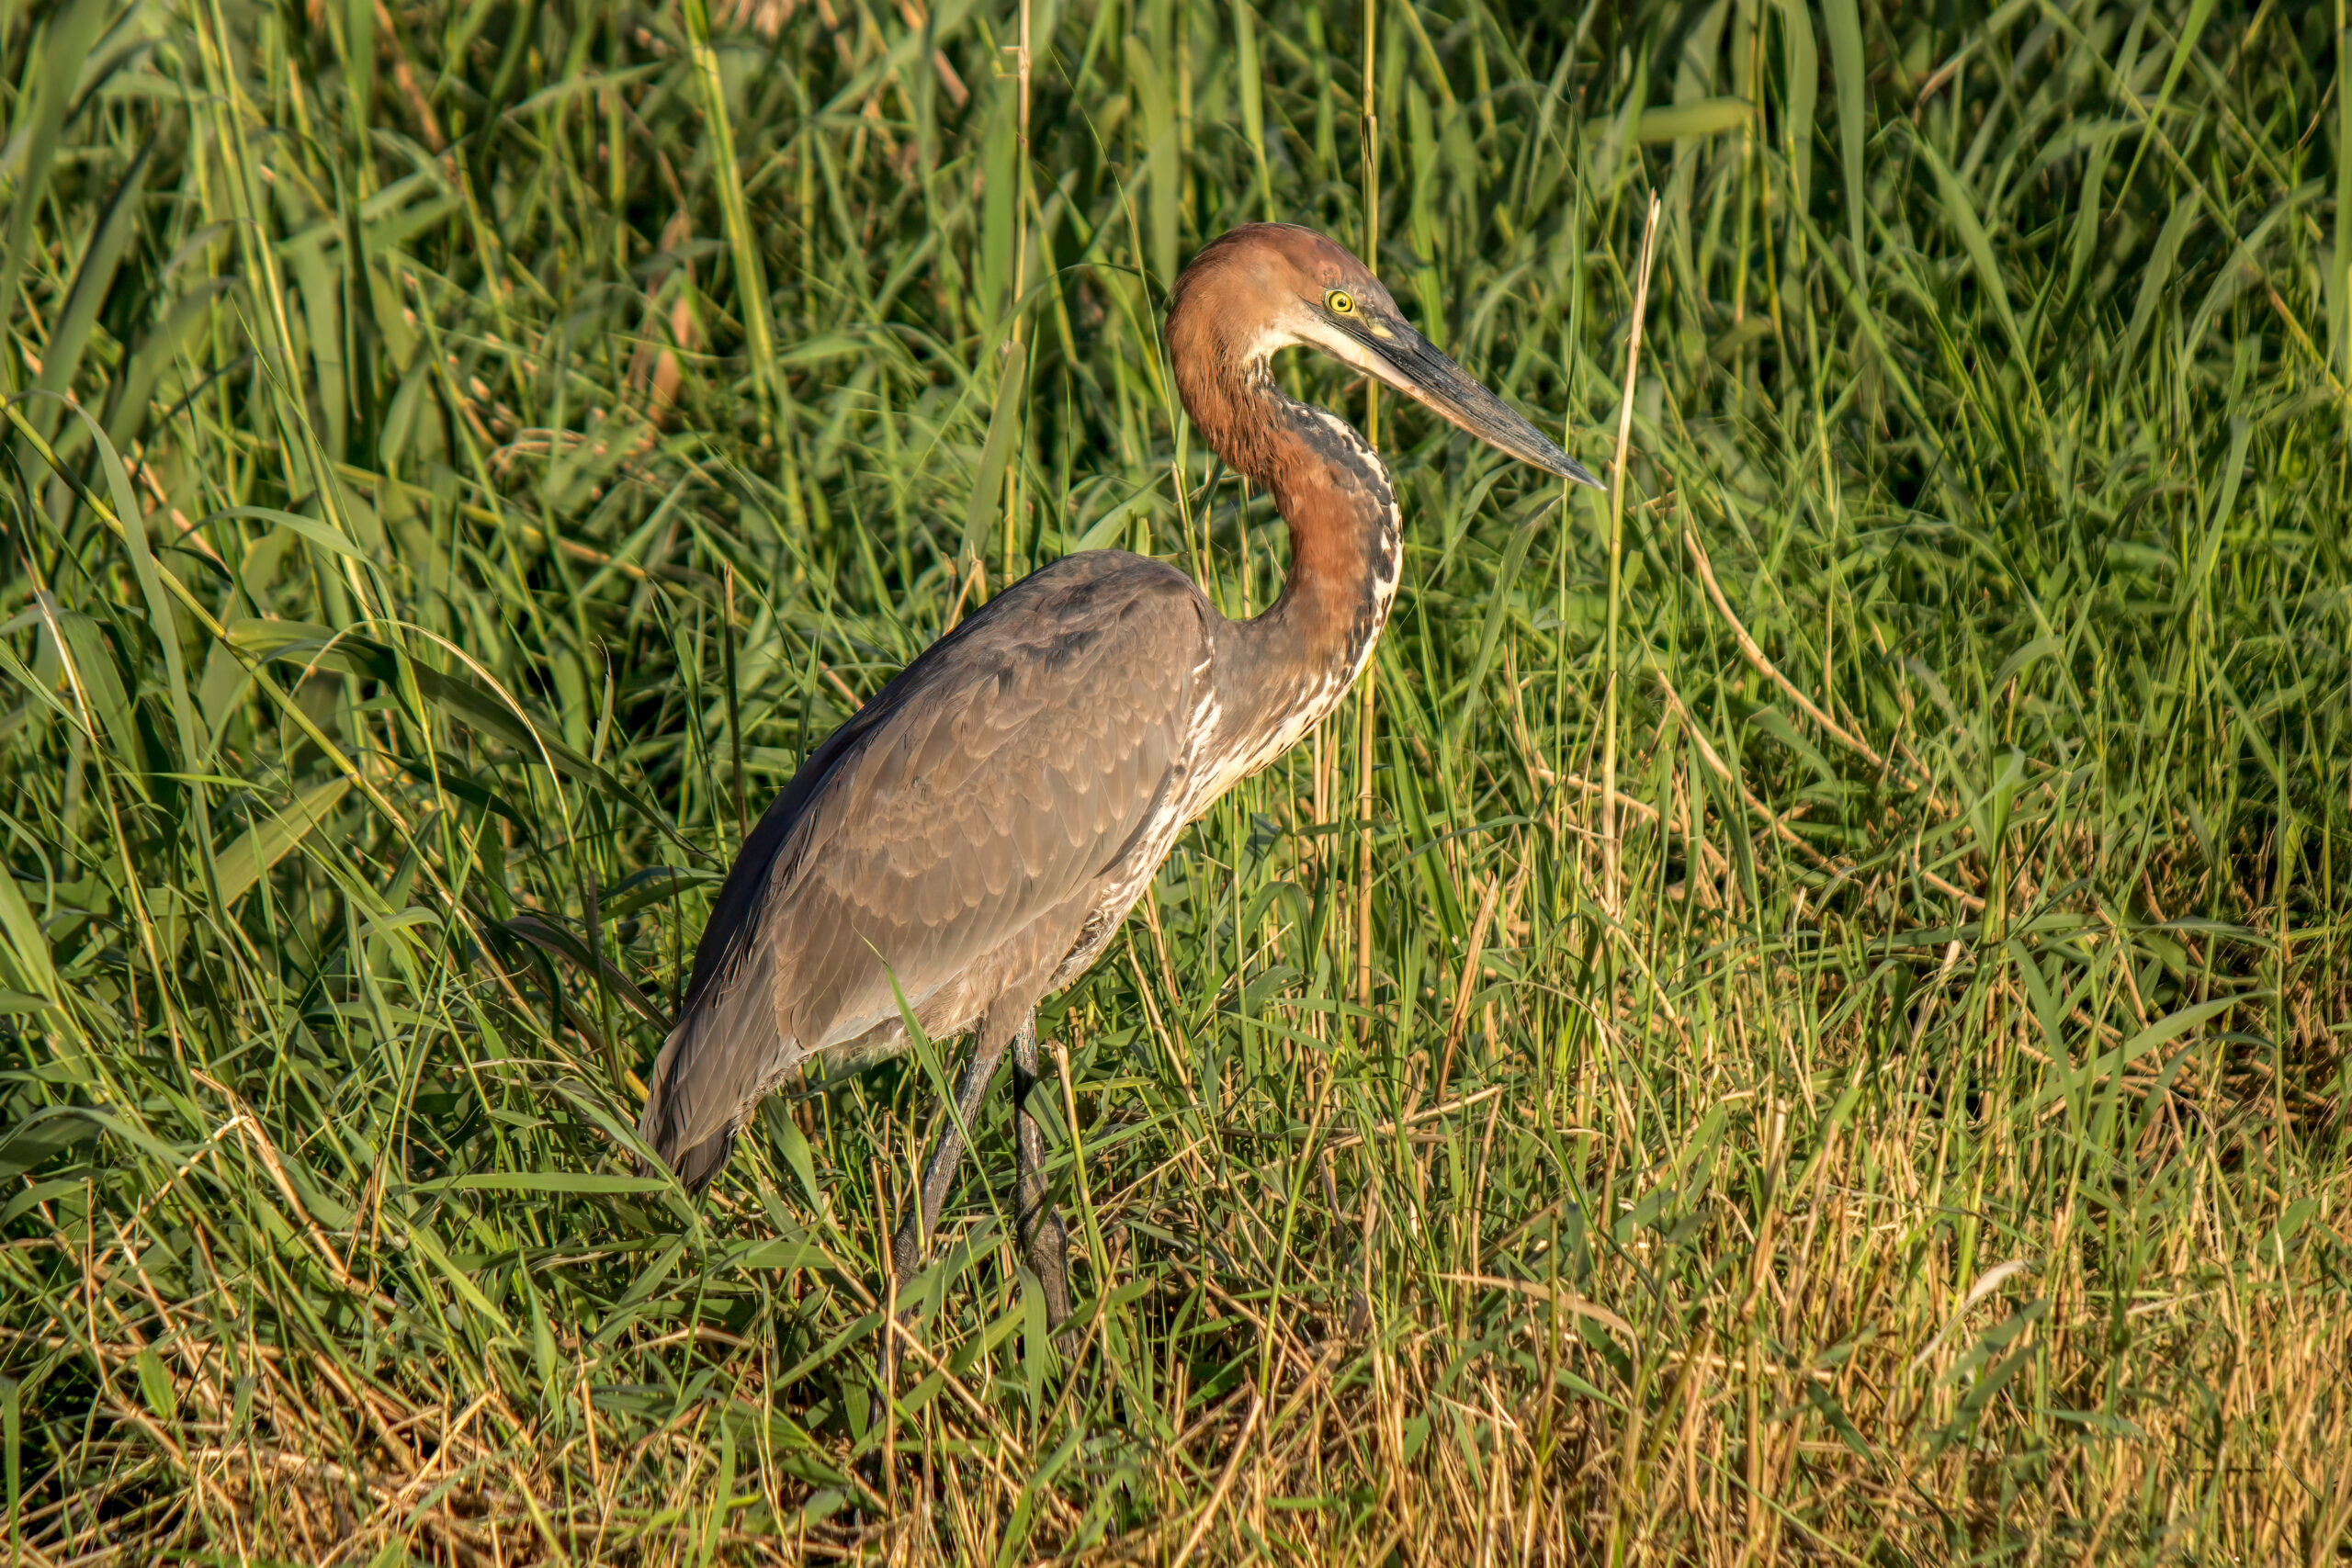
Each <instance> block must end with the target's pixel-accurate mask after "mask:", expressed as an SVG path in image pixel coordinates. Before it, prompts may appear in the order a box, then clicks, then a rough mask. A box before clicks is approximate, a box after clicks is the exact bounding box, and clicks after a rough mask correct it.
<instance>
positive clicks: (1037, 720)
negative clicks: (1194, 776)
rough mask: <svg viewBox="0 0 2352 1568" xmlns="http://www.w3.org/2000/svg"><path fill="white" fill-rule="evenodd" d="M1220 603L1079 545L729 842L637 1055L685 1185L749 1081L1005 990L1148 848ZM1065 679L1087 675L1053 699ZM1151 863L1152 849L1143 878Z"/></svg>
mask: <svg viewBox="0 0 2352 1568" xmlns="http://www.w3.org/2000/svg"><path fill="white" fill-rule="evenodd" d="M1212 618H1215V619H1218V620H1221V619H1222V617H1217V616H1216V613H1215V611H1213V610H1212V609H1211V608H1210V607H1209V605H1208V604H1207V602H1206V601H1205V600H1204V598H1203V597H1202V595H1201V592H1200V591H1199V590H1198V589H1197V588H1195V587H1194V586H1193V583H1192V581H1191V580H1190V579H1188V578H1186V577H1185V576H1184V575H1183V574H1182V573H1181V572H1179V571H1177V570H1174V569H1173V568H1170V567H1168V566H1164V565H1162V564H1160V563H1159V562H1158V561H1153V560H1149V559H1147V558H1143V557H1140V556H1134V555H1129V554H1127V553H1125V552H1124V551H1116V550H1099V551H1089V552H1087V553H1084V554H1081V555H1076V556H1072V557H1069V558H1067V559H1065V560H1062V561H1059V562H1057V563H1056V564H1055V565H1053V566H1051V567H1048V568H1046V570H1042V571H1039V572H1038V573H1036V574H1035V576H1032V577H1029V578H1027V579H1025V580H1023V581H1021V582H1019V583H1016V584H1015V585H1013V586H1012V588H1010V589H1008V590H1006V591H1005V592H1003V593H1002V594H1001V595H999V596H998V597H997V598H996V599H994V600H992V601H991V602H990V603H989V604H988V605H987V606H986V607H985V608H984V609H982V610H981V611H980V612H979V613H978V614H977V615H974V616H972V617H971V618H970V619H969V620H967V621H966V622H964V623H963V624H962V625H961V626H957V627H956V629H955V630H954V631H953V632H951V633H949V634H948V635H947V636H945V637H942V638H941V639H940V640H939V641H938V642H936V643H934V644H933V645H932V647H931V648H930V649H927V650H926V651H925V652H924V653H923V655H922V657H921V658H919V659H918V660H915V661H914V662H913V663H912V664H910V665H909V666H907V668H906V669H905V670H904V671H901V672H900V673H899V676H898V678H897V679H895V680H893V681H892V682H890V683H889V684H888V686H886V687H885V688H884V689H883V690H882V692H881V693H880V694H878V695H876V697H875V698H874V699H873V700H872V701H871V702H869V703H867V704H866V705H865V707H863V708H862V709H860V710H859V711H858V713H857V714H856V716H854V717H853V718H852V719H851V720H850V721H849V722H848V723H847V724H845V725H843V726H842V728H841V729H840V730H838V731H837V732H835V734H834V735H833V736H832V737H831V739H828V740H827V741H826V742H825V743H824V744H823V745H822V746H820V748H819V749H818V750H817V751H816V752H815V753H814V754H813V755H811V756H810V758H809V761H808V762H807V763H806V764H805V765H804V766H803V768H802V770H801V773H800V774H799V776H798V777H797V778H795V779H794V781H793V783H792V784H791V786H790V787H789V788H788V789H786V792H785V793H784V794H783V795H781V796H779V797H778V798H777V800H776V802H775V805H773V806H772V807H769V808H768V811H767V813H766V815H765V816H764V817H763V818H761V820H760V825H759V827H758V829H756V830H755V831H754V832H753V833H752V836H751V838H750V839H749V840H746V842H745V845H744V849H743V852H742V854H741V858H739V859H738V860H737V862H736V863H735V866H734V869H733V871H732V872H731V873H730V874H729V876H728V879H727V882H726V884H725V886H723V887H722V888H721V889H720V892H719V896H718V903H717V906H716V908H714V910H713V912H712V915H711V919H710V923H709V925H708V926H707V927H706V928H705V931H704V932H703V938H702V942H701V944H700V946H699V947H698V948H697V949H696V951H695V973H694V979H693V982H692V985H691V987H690V988H689V992H688V997H687V1001H686V1006H685V1010H684V1014H683V1015H682V1016H681V1018H680V1020H679V1021H678V1024H677V1027H676V1028H675V1029H673V1031H672V1032H671V1033H670V1038H669V1040H668V1042H667V1043H665V1044H664V1045H663V1046H662V1055H661V1058H660V1059H659V1060H658V1061H657V1062H656V1063H655V1064H654V1068H653V1076H652V1080H651V1086H652V1087H651V1095H650V1099H649V1100H648V1101H647V1104H646V1110H645V1117H644V1122H643V1124H642V1128H641V1132H642V1134H643V1136H644V1137H645V1140H646V1141H647V1142H648V1143H650V1144H651V1145H653V1146H654V1147H655V1148H656V1149H657V1150H659V1151H661V1152H662V1156H663V1157H664V1158H667V1159H669V1160H670V1161H671V1162H672V1165H673V1168H675V1169H676V1170H677V1173H678V1175H679V1177H680V1179H683V1180H684V1182H685V1183H686V1184H687V1185H688V1186H689V1187H691V1188H699V1187H701V1186H702V1185H704V1184H705V1183H706V1182H707V1181H708V1180H709V1179H710V1178H711V1177H712V1176H713V1175H714V1174H716V1173H717V1171H718V1168H719V1167H720V1165H721V1164H723V1163H724V1161H725V1159H726V1156H727V1151H728V1147H729V1142H730V1140H731V1138H732V1136H733V1134H734V1132H735V1130H736V1129H737V1128H738V1127H739V1126H740V1125H741V1122H742V1120H743V1119H744V1118H745V1117H746V1116H748V1115H749V1114H750V1112H751V1111H752V1107H753V1106H754V1105H756V1104H757V1103H758V1101H759V1100H760V1098H761V1097H762V1096H763V1095H764V1094H765V1093H767V1092H768V1091H769V1090H770V1089H774V1088H775V1087H777V1086H778V1085H780V1084H782V1083H783V1082H785V1081H786V1079H788V1078H789V1077H792V1076H793V1075H794V1074H796V1073H797V1072H798V1071H799V1070H800V1069H801V1068H802V1067H803V1066H804V1065H805V1064H807V1063H809V1061H810V1060H811V1059H812V1058H818V1057H821V1058H823V1060H824V1065H825V1066H826V1069H827V1071H828V1073H832V1072H837V1071H841V1070H845V1069H848V1068H851V1067H854V1066H859V1065H862V1064H864V1063H866V1062H871V1061H875V1060H878V1059H879V1058H881V1057H883V1056H887V1055H890V1054H891V1053H893V1052H895V1051H899V1050H902V1049H904V1047H905V1045H906V1043H907V1033H906V1029H905V1025H904V1023H903V1022H902V1021H901V1019H900V1016H899V1006H898V1000H897V998H896V997H894V996H893V994H892V991H891V986H890V981H891V978H892V976H893V975H895V976H896V978H897V980H898V985H899V989H900V991H902V992H903V993H904V995H905V997H906V1000H907V1002H908V1005H909V1006H910V1009H911V1010H913V1012H914V1015H915V1017H916V1019H917V1020H918V1021H920V1022H921V1023H922V1027H923V1031H924V1032H925V1033H927V1034H929V1035H931V1036H933V1038H938V1039H945V1038H948V1037H951V1036H954V1035H956V1034H961V1033H964V1032H967V1031H969V1030H971V1029H973V1028H975V1027H977V1026H978V1024H979V1023H980V1021H981V1019H982V1016H983V1014H985V1013H986V1012H987V1010H989V1008H991V1007H1005V1006H1007V1004H1010V1010H1014V1011H1026V1010H1027V1009H1028V1008H1029V1007H1031V1006H1033V1005H1034V1004H1035V1001H1036V1000H1037V998H1040V997H1042V996H1044V995H1045V994H1046V992H1047V991H1048V990H1050V989H1051V988H1052V987H1054V986H1055V985H1056V984H1057V983H1058V982H1059V980H1060V979H1061V978H1062V977H1063V974H1064V971H1066V970H1075V969H1080V968H1083V967H1084V965H1085V964H1086V963H1088V962H1090V961H1091V959H1092V957H1093V953H1092V952H1090V951H1088V949H1089V948H1099V947H1100V946H1101V945H1102V943H1103V942H1105V941H1107V940H1108V938H1109V935H1110V933H1111V931H1113V930H1114V929H1115V928H1116V926H1117V923H1118V920H1119V918H1120V917H1121V916H1123V915H1125V913H1126V909H1127V906H1128V905H1130V904H1132V903H1133V902H1134V900H1135V898H1136V896H1137V895H1138V894H1140V892H1141V891H1142V881H1141V880H1139V879H1138V878H1137V877H1136V874H1135V872H1134V869H1133V868H1132V867H1131V866H1130V864H1129V862H1130V861H1131V860H1133V859H1134V858H1135V856H1136V852H1137V851H1138V850H1142V849H1144V848H1146V847H1147V845H1149V846H1150V847H1152V848H1155V849H1157V850H1158V851H1159V852H1158V853H1154V854H1152V855H1151V856H1150V863H1151V865H1153V866H1156V865H1157V864H1158V863H1159V859H1160V858H1161V855H1163V854H1164V853H1165V844H1164V843H1162V842H1160V841H1159V840H1169V839H1172V838H1173V836H1174V830H1175V829H1179V828H1181V827H1182V822H1181V821H1179V820H1174V819H1173V818H1174V815H1175V813H1176V812H1178V811H1180V810H1181V809H1182V805H1183V802H1184V794H1185V791H1184V783H1185V778H1186V774H1187V773H1188V764H1189V763H1191V762H1192V761H1193V757H1192V755H1191V753H1192V751H1193V750H1196V749H1197V748H1196V746H1193V745H1188V741H1190V740H1192V739H1193V731H1195V730H1196V729H1198V728H1199V727H1200V719H1201V717H1202V710H1203V705H1202V703H1201V702H1200V700H1199V699H1200V694H1201V689H1202V672H1203V668H1204V665H1205V664H1206V663H1207V654H1208V650H1209V647H1210V638H1211V632H1210V621H1211V619H1212ZM1072 694H1084V697H1085V700H1084V701H1083V702H1073V701H1072V700H1071V697H1072ZM1146 876H1147V877H1148V869H1147V871H1146Z"/></svg>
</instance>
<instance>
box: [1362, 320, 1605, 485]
mask: <svg viewBox="0 0 2352 1568" xmlns="http://www.w3.org/2000/svg"><path fill="white" fill-rule="evenodd" d="M1341 330H1342V331H1344V332H1345V333H1347V334H1348V336H1349V337H1351V338H1352V339H1354V340H1355V342H1356V343H1357V344H1359V345H1361V346H1362V348H1363V351H1364V355H1365V359H1366V361H1367V364H1366V366H1365V368H1367V369H1369V370H1370V371H1371V372H1372V373H1373V374H1374V375H1375V376H1377V377H1379V378H1381V379H1382V380H1384V381H1385V382H1387V383H1388V384H1389V385H1390V386H1392V387H1394V388H1396V389H1397V390H1398V391H1400V392H1402V393H1404V394H1405V395H1406V396H1407V397H1408V398H1411V399H1413V400H1415V401H1417V402H1421V403H1426V404H1428V405H1429V406H1430V408H1432V409H1435V410H1436V411H1437V412H1439V413H1442V414H1443V415H1444V416H1445V417H1446V418H1447V419H1449V420H1452V421H1453V423H1455V424H1458V425H1460V426H1461V427H1462V428H1463V429H1464V430H1466V431H1468V432H1469V433H1470V434H1473V435H1475V436H1476V437H1477V438H1478V439H1479V440H1481V441H1484V442H1485V443H1487V445H1488V446H1493V447H1496V448H1498V449H1499V450H1501V451H1504V452H1508V453H1510V455H1511V456H1512V457H1516V458H1518V459H1519V460H1520V461H1521V462H1522V463H1532V464H1533V465H1534V466H1535V467H1537V468H1541V469H1543V470H1544V472H1545V473H1547V474H1557V475H1559V476H1560V478H1562V479H1567V480H1570V481H1572V482H1574V483H1577V484H1580V485H1590V486H1591V487H1592V488H1593V489H1595V490H1601V489H1605V488H1606V487H1605V486H1603V485H1602V484H1601V482H1600V480H1599V479H1594V478H1593V477H1592V474H1591V472H1590V471H1589V469H1587V468H1585V466H1584V465H1583V464H1581V463H1579V462H1577V460H1576V459H1575V458H1574V457H1569V456H1568V455H1567V454H1566V452H1563V451H1561V450H1560V449H1559V447H1557V446H1554V445H1553V444H1552V442H1551V441H1550V440H1549V439H1548V438H1547V437H1546V436H1545V435H1544V433H1543V432H1542V431H1540V430H1538V429H1536V428H1535V427H1534V426H1533V425H1532V424H1530V423H1527V422H1526V421H1525V420H1523V419H1521V418H1520V417H1519V415H1517V414H1515V413H1513V412H1511V411H1510V408H1509V407H1508V406H1507V405H1506V404H1505V403H1504V402H1503V400H1501V399H1500V398H1498V397H1497V396H1495V394H1494V393H1492V392H1490V391H1488V390H1487V389H1486V388H1484V387H1482V386H1480V385H1479V384H1478V383H1477V382H1476V381H1474V380H1472V379H1471V378H1469V377H1468V376H1465V375H1464V374H1463V371H1462V367H1460V366H1458V365H1456V364H1454V363H1453V360H1451V359H1448V358H1447V357H1446V356H1445V355H1442V354H1440V353H1439V352H1438V351H1437V348H1436V345H1435V344H1431V343H1430V340H1429V339H1427V338H1425V337H1423V336H1422V335H1421V334H1420V333H1417V332H1415V331H1414V330H1413V329H1412V328H1411V327H1410V326H1408V325H1407V324H1406V323H1405V321H1403V320H1402V319H1401V318H1398V317H1396V316H1392V315H1389V314H1388V313H1387V312H1385V311H1382V312H1380V313H1378V314H1377V315H1374V314H1373V313H1371V312H1368V311H1367V312H1365V313H1363V314H1361V315H1359V316H1358V317H1357V318H1356V319H1355V320H1354V321H1348V322H1345V323H1344V324H1343V325H1342V328H1341Z"/></svg>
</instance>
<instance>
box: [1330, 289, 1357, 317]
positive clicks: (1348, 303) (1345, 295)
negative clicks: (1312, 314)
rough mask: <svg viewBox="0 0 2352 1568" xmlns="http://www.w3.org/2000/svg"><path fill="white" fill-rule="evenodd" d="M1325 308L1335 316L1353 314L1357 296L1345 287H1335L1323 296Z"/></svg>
mask: <svg viewBox="0 0 2352 1568" xmlns="http://www.w3.org/2000/svg"><path fill="white" fill-rule="evenodd" d="M1323 308H1324V309H1325V310H1329V311H1330V312H1331V314H1333V315H1335V316H1352V315H1354V314H1355V310H1356V301H1355V296H1353V295H1351V294H1350V293H1349V292H1348V291H1347V290H1346V289H1344V288H1334V289H1332V290H1331V291H1330V292H1329V293H1328V294H1326V295H1324V296H1323Z"/></svg>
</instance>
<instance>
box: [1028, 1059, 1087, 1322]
mask: <svg viewBox="0 0 2352 1568" xmlns="http://www.w3.org/2000/svg"><path fill="white" fill-rule="evenodd" d="M1012 1050H1013V1055H1012V1095H1013V1104H1014V1107H1015V1109H1016V1111H1017V1112H1018V1117H1017V1121H1018V1125H1017V1126H1016V1128H1015V1132H1014V1135H1015V1137H1016V1139H1017V1140H1018V1146H1019V1151H1020V1160H1019V1170H1020V1177H1019V1180H1018V1182H1017V1183H1016V1185H1015V1187H1014V1190H1013V1201H1014V1205H1015V1207H1014V1214H1013V1220H1014V1224H1015V1225H1016V1227H1017V1228H1018V1229H1019V1231H1020V1235H1021V1256H1022V1260H1023V1262H1025V1263H1027V1264H1028V1266H1029V1271H1030V1272H1031V1273H1032V1274H1035V1275H1036V1276H1037V1284H1038V1286H1039V1288H1040V1289H1041V1290H1043V1291H1044V1292H1045V1295H1046V1325H1047V1326H1048V1327H1049V1328H1051V1329H1052V1330H1054V1331H1055V1332H1054V1348H1056V1349H1057V1350H1058V1351H1060V1352H1061V1355H1062V1359H1064V1360H1071V1359H1075V1358H1076V1356H1077V1354H1078V1351H1079V1348H1080V1345H1081V1343H1082V1342H1083V1337H1082V1336H1080V1335H1079V1334H1077V1333H1075V1332H1070V1331H1067V1330H1064V1329H1063V1327H1062V1325H1064V1324H1066V1323H1068V1322H1069V1230H1068V1228H1067V1227H1065V1226H1064V1225H1063V1224H1062V1217H1061V1214H1060V1213H1059V1212H1058V1211H1057V1210H1056V1209H1055V1207H1054V1200H1053V1194H1052V1192H1051V1191H1050V1190H1048V1188H1047V1186H1046V1134H1045V1131H1044V1129H1043V1128H1041V1127H1040V1126H1039V1125H1038V1123H1037V1117H1036V1114H1035V1110H1034V1109H1033V1107H1032V1105H1031V1103H1030V1099H1029V1091H1030V1090H1031V1089H1034V1088H1035V1086H1036V1083H1037V1036H1036V1032H1035V1028H1034V1026H1033V1027H1032V1028H1031V1029H1030V1030H1028V1031H1026V1032H1023V1035H1022V1036H1021V1037H1020V1038H1018V1039H1016V1040H1015V1041H1014V1042H1013V1047H1012ZM1056 1053H1057V1055H1058V1054H1059V1047H1056Z"/></svg>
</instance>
